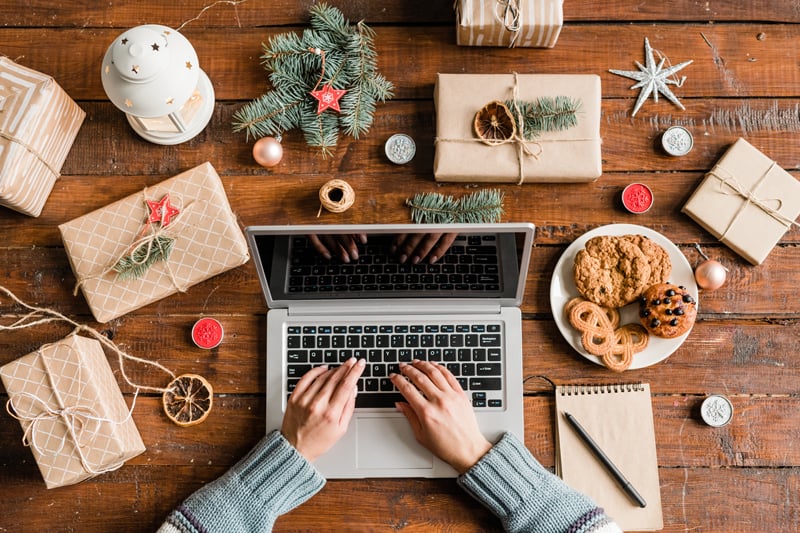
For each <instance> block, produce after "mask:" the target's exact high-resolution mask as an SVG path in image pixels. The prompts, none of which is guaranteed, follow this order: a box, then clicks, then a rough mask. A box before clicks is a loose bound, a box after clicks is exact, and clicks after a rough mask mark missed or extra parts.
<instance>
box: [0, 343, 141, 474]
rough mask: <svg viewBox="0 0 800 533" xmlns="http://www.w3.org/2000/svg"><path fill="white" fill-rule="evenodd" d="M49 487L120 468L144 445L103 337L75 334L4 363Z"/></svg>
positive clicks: (27, 440) (14, 406)
mask: <svg viewBox="0 0 800 533" xmlns="http://www.w3.org/2000/svg"><path fill="white" fill-rule="evenodd" d="M0 378H2V381H3V386H5V388H6V391H7V392H8V396H9V399H8V402H7V404H6V410H7V411H8V413H9V414H10V415H11V416H13V417H14V418H16V419H17V420H19V422H20V425H21V426H22V430H23V435H24V436H23V443H24V444H25V445H26V446H30V448H31V451H32V452H33V456H34V458H35V459H36V463H37V464H38V466H39V470H40V471H41V473H42V477H43V478H44V481H45V484H46V485H47V488H48V489H52V488H55V487H62V486H66V485H72V484H75V483H78V482H80V481H83V480H85V479H89V478H91V477H94V476H96V475H99V474H102V473H105V472H110V471H112V470H116V469H118V468H120V467H121V466H122V465H123V464H124V463H125V461H127V460H128V459H131V458H133V457H136V456H137V455H139V454H141V453H143V452H144V451H145V447H144V443H142V438H141V436H140V435H139V431H138V429H137V428H136V425H135V424H134V422H133V419H132V418H131V411H132V408H131V409H129V408H128V406H127V405H126V404H125V400H124V399H123V397H122V393H121V392H120V389H119V386H118V385H117V382H116V380H115V379H114V373H113V372H112V371H111V366H110V365H109V364H108V360H107V359H106V356H105V353H104V352H103V349H102V347H101V345H100V343H99V342H98V341H96V340H94V339H88V338H85V337H80V336H77V335H69V336H67V337H65V338H63V339H61V340H60V341H57V342H54V343H52V344H47V345H45V346H42V347H41V348H39V349H38V350H37V351H35V352H33V353H30V354H28V355H25V356H23V357H20V358H19V359H17V360H15V361H12V362H11V363H8V364H7V365H5V366H3V367H0Z"/></svg>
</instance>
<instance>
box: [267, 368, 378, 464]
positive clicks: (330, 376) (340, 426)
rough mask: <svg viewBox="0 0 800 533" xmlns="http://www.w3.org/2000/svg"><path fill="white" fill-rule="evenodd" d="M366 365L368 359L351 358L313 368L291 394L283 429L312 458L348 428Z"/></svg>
mask: <svg viewBox="0 0 800 533" xmlns="http://www.w3.org/2000/svg"><path fill="white" fill-rule="evenodd" d="M364 366H365V361H364V359H358V360H356V359H355V358H351V359H349V360H347V361H345V363H344V364H343V365H342V366H340V367H339V368H337V369H336V370H329V369H328V367H327V366H324V365H323V366H318V367H315V368H312V369H311V370H309V371H308V372H306V374H305V375H304V376H303V377H302V378H300V381H299V382H298V383H297V386H296V387H295V389H294V391H293V392H292V394H291V396H289V402H288V404H287V406H286V413H285V414H284V416H283V424H282V425H281V433H282V434H283V436H284V437H285V438H286V440H287V441H289V443H290V444H291V445H292V446H294V447H295V448H296V449H297V451H298V452H300V454H301V455H302V456H303V457H305V458H306V459H308V460H309V461H314V460H315V459H317V458H318V457H319V456H320V455H322V454H324V453H325V452H327V451H328V450H330V449H331V447H333V445H334V444H336V443H337V442H338V441H339V439H340V438H342V436H344V434H345V432H346V431H347V426H348V424H349V423H350V419H351V418H352V416H353V410H354V409H355V405H356V391H357V389H356V384H357V382H358V378H359V377H360V376H361V373H362V372H363V371H364Z"/></svg>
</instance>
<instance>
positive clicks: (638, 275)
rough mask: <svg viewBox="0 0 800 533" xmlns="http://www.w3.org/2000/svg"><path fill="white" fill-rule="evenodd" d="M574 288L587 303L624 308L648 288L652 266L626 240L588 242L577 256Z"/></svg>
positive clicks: (602, 238) (611, 238)
mask: <svg viewBox="0 0 800 533" xmlns="http://www.w3.org/2000/svg"><path fill="white" fill-rule="evenodd" d="M573 275H574V278H575V287H577V289H578V292H579V293H580V294H581V296H583V297H584V298H586V299H587V300H589V301H591V302H594V303H596V304H597V305H600V306H604V307H623V306H625V305H627V304H629V303H631V302H633V301H635V300H636V298H638V297H639V296H640V295H641V294H642V292H643V291H644V290H645V289H646V288H647V287H648V282H649V280H650V262H649V261H648V259H647V257H646V256H645V255H644V252H642V250H641V248H639V247H638V246H636V245H635V244H633V243H632V242H630V241H629V240H627V239H625V238H623V237H614V236H610V235H601V236H597V237H593V238H591V239H589V240H588V241H586V245H585V247H584V249H583V250H580V251H579V252H578V254H577V255H576V256H575V265H574V267H573Z"/></svg>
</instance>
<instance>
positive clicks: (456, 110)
mask: <svg viewBox="0 0 800 533" xmlns="http://www.w3.org/2000/svg"><path fill="white" fill-rule="evenodd" d="M434 103H435V106H436V140H435V142H436V152H435V157H434V162H433V174H434V177H435V178H436V181H447V182H492V183H517V184H522V183H548V182H549V183H579V182H588V181H594V180H595V179H597V178H598V177H600V175H601V174H602V172H603V171H602V161H601V153H600V145H601V141H600V78H599V77H598V76H596V75H594V74H576V75H550V74H516V73H512V74H439V75H438V76H437V80H436V88H435V92H434ZM549 109H552V110H554V111H553V112H549V111H547V110H549ZM544 111H547V112H544ZM484 115H485V116H484ZM533 116H536V117H538V119H539V120H537V121H532V120H530V119H531V117H533ZM565 118H569V119H570V120H564V119H565ZM504 121H507V122H508V123H506V122H504ZM531 122H536V123H537V124H538V125H537V128H536V129H531V128H530V123H531ZM505 126H507V127H505ZM482 127H486V128H487V129H488V130H489V131H486V132H484V131H482V130H481V128H482Z"/></svg>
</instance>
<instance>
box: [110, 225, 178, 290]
mask: <svg viewBox="0 0 800 533" xmlns="http://www.w3.org/2000/svg"><path fill="white" fill-rule="evenodd" d="M174 245H175V239H172V238H170V237H165V236H164V235H158V236H156V237H155V238H154V239H153V240H152V242H150V243H147V244H141V245H139V246H137V247H136V248H135V249H134V250H133V252H132V253H131V254H130V255H126V256H125V257H122V258H121V259H120V260H119V261H117V264H116V265H114V271H115V272H116V273H117V277H118V278H119V279H122V280H129V279H139V278H141V277H142V276H144V275H145V273H146V272H147V271H148V270H149V269H150V267H152V266H153V265H154V264H155V263H156V262H158V261H166V260H168V259H169V256H170V254H171V253H172V248H173V246H174Z"/></svg>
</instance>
